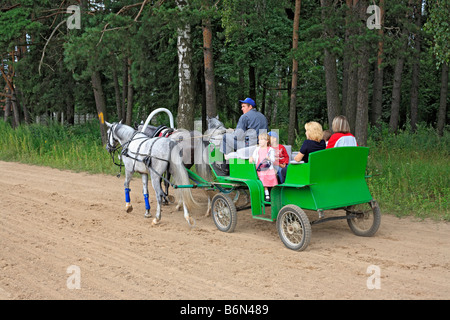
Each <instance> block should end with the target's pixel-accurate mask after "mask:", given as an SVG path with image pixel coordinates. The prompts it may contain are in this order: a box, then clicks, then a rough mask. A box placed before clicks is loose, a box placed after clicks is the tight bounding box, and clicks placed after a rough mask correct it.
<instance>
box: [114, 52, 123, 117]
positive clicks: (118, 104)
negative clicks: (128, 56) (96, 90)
mask: <svg viewBox="0 0 450 320" xmlns="http://www.w3.org/2000/svg"><path fill="white" fill-rule="evenodd" d="M113 59H114V58H113ZM113 83H114V97H115V99H116V114H117V118H118V119H119V121H120V120H121V119H122V101H121V100H120V86H119V78H118V76H117V71H116V69H115V66H113Z"/></svg>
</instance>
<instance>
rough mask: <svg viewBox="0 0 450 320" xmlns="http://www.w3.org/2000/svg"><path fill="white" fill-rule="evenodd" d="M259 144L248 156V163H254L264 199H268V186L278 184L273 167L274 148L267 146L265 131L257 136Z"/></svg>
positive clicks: (267, 140)
mask: <svg viewBox="0 0 450 320" xmlns="http://www.w3.org/2000/svg"><path fill="white" fill-rule="evenodd" d="M258 139H259V145H258V146H257V147H256V148H255V151H253V155H252V156H251V157H250V159H249V161H250V163H255V164H256V168H257V174H258V178H259V179H260V180H261V182H262V184H263V186H264V195H265V200H266V201H270V196H269V189H268V188H269V187H273V186H276V185H277V184H278V180H277V173H276V172H275V169H274V168H273V163H274V162H275V150H274V149H273V148H272V147H270V146H269V136H268V134H267V133H261V134H260V135H259V137H258Z"/></svg>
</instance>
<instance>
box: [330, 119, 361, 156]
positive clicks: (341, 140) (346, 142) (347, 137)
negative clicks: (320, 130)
mask: <svg viewBox="0 0 450 320" xmlns="http://www.w3.org/2000/svg"><path fill="white" fill-rule="evenodd" d="M331 129H332V130H333V132H334V133H333V134H332V135H331V137H330V140H328V144H327V149H329V148H334V147H356V146H357V145H358V144H357V143H356V138H355V136H353V135H352V134H351V133H350V125H349V123H348V121H347V118H346V117H344V116H337V117H335V118H334V119H333V123H332V124H331Z"/></svg>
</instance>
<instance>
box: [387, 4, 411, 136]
mask: <svg viewBox="0 0 450 320" xmlns="http://www.w3.org/2000/svg"><path fill="white" fill-rule="evenodd" d="M411 3H412V0H409V5H411ZM405 19H408V14H406V17H405ZM408 34H409V31H408V29H407V28H406V26H403V31H402V36H401V39H400V41H402V46H401V49H400V52H399V53H398V58H397V62H396V64H395V70H394V85H393V88H392V103H391V117H390V119H389V131H390V132H397V129H398V123H399V119H400V100H401V87H402V73H403V65H404V63H405V57H404V54H405V52H406V50H407V49H408Z"/></svg>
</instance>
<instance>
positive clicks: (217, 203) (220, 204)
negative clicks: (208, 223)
mask: <svg viewBox="0 0 450 320" xmlns="http://www.w3.org/2000/svg"><path fill="white" fill-rule="evenodd" d="M211 211H212V217H213V220H214V223H215V224H216V227H217V229H219V230H220V231H223V232H233V231H234V228H235V227H236V223H237V214H236V206H235V205H234V203H233V200H231V198H230V197H229V196H228V195H226V194H223V193H218V194H216V195H215V196H214V197H213V199H212V204H211Z"/></svg>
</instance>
